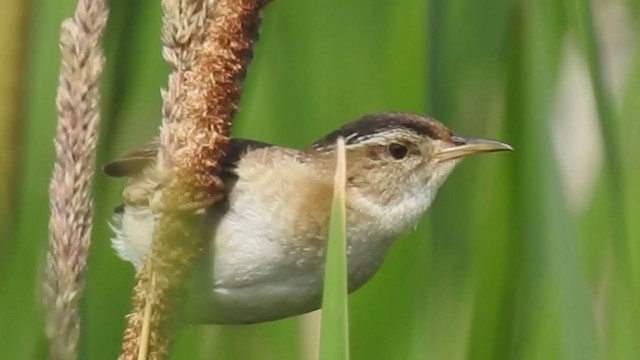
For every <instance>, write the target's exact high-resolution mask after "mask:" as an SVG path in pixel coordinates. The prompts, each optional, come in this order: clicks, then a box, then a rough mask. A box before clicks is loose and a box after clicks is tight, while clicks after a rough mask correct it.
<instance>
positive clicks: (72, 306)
mask: <svg viewBox="0 0 640 360" xmlns="http://www.w3.org/2000/svg"><path fill="white" fill-rule="evenodd" d="M107 17H108V9H107V5H106V3H105V2H104V1H102V0H79V1H78V5H77V7H76V11H75V14H74V16H73V18H70V19H67V20H65V21H64V22H63V23H62V32H61V35H60V50H61V52H62V63H61V67H60V78H59V81H60V84H59V87H58V95H57V98H56V106H57V111H58V126H57V129H56V137H55V140H54V144H55V152H56V162H55V164H54V168H53V176H52V179H51V185H50V189H49V197H50V202H51V215H50V220H49V252H48V254H47V269H46V282H45V287H44V290H45V291H44V294H45V305H46V306H47V324H46V333H47V336H48V337H49V339H50V341H51V348H50V357H51V358H52V359H75V358H77V347H78V338H79V335H80V313H79V309H78V303H79V300H80V296H81V295H82V293H83V291H84V275H85V268H86V262H87V256H88V254H89V244H90V242H91V221H92V215H93V214H92V213H93V211H92V209H93V204H92V198H91V185H92V179H93V174H94V165H95V164H94V162H95V149H96V144H97V142H98V125H99V122H100V89H99V85H100V77H101V75H102V70H103V68H104V62H105V59H104V54H103V51H102V48H101V40H102V35H103V33H104V30H105V27H106V24H107Z"/></svg>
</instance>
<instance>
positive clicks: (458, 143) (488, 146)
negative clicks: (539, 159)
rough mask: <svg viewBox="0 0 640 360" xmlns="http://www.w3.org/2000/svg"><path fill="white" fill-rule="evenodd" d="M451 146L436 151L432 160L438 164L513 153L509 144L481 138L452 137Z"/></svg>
mask: <svg viewBox="0 0 640 360" xmlns="http://www.w3.org/2000/svg"><path fill="white" fill-rule="evenodd" d="M451 141H452V142H453V144H454V145H453V146H451V147H447V148H445V149H442V150H440V151H438V152H437V153H436V154H435V156H434V158H435V159H436V160H437V161H438V162H444V161H448V160H453V159H458V158H461V157H463V156H467V155H473V154H479V153H486V152H494V151H507V150H508V151H513V148H512V147H511V145H509V144H505V143H503V142H499V141H495V140H490V139H482V138H465V137H461V136H452V137H451Z"/></svg>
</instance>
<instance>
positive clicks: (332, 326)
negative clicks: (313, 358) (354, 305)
mask: <svg viewBox="0 0 640 360" xmlns="http://www.w3.org/2000/svg"><path fill="white" fill-rule="evenodd" d="M336 147H337V150H338V151H337V152H338V159H337V166H336V180H335V185H334V192H333V201H332V204H331V222H330V224H329V239H328V244H327V258H326V263H325V277H324V279H325V281H324V291H323V296H322V320H321V324H320V356H319V359H320V360H347V359H349V313H348V300H347V286H348V285H347V257H346V249H347V233H346V206H345V179H346V159H345V149H344V140H343V139H342V138H340V139H338V143H337V146H336Z"/></svg>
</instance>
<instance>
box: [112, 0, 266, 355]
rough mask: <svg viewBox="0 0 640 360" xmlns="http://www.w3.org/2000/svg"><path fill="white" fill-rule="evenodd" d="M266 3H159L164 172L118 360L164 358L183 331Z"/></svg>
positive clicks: (257, 0)
mask: <svg viewBox="0 0 640 360" xmlns="http://www.w3.org/2000/svg"><path fill="white" fill-rule="evenodd" d="M267 3H268V1H266V0H216V1H213V0H209V1H206V0H163V1H162V7H163V11H164V18H163V31H162V39H163V42H164V47H163V55H164V58H165V59H166V60H167V62H169V64H170V65H171V66H172V67H173V72H172V73H171V75H170V76H169V85H168V88H167V90H166V91H163V93H162V96H163V100H164V103H163V125H162V129H161V131H160V141H161V148H160V152H159V155H158V168H159V169H158V170H159V173H161V174H163V176H164V181H163V184H164V186H163V187H162V189H161V190H160V191H159V192H158V193H157V194H156V195H155V196H154V198H153V199H152V201H151V206H152V208H153V209H154V210H155V211H157V212H158V213H160V214H161V216H160V219H159V220H158V222H157V225H156V228H155V234H154V241H153V245H152V248H151V255H150V256H149V257H148V258H147V259H146V260H145V263H144V266H143V269H142V271H141V272H140V273H139V275H138V283H137V285H136V287H135V289H134V294H133V306H134V310H133V312H132V313H131V314H130V315H129V316H128V317H127V322H128V324H127V329H126V331H125V338H124V344H123V352H122V356H121V358H122V359H164V358H167V357H168V354H169V346H170V343H171V340H172V338H173V333H174V332H175V330H176V326H177V324H178V320H179V317H178V314H179V313H180V303H181V300H182V298H183V294H184V292H185V290H184V287H185V282H186V279H185V278H186V274H187V273H188V271H189V269H190V267H191V265H192V264H193V261H194V259H195V258H196V257H197V256H198V255H199V254H200V252H201V251H202V249H203V248H204V247H205V245H206V243H207V241H208V237H206V236H205V235H204V233H203V231H202V227H201V226H200V225H201V220H202V219H201V216H202V211H201V210H202V208H204V207H206V206H208V205H210V204H212V203H213V202H215V201H217V200H218V199H219V197H220V194H221V193H222V192H221V190H222V182H221V181H220V179H219V178H218V177H217V176H216V174H217V173H218V170H219V165H218V159H219V158H220V157H221V156H222V154H223V153H224V151H225V147H226V144H227V142H228V140H229V139H228V135H229V129H230V127H231V120H232V119H233V117H234V115H235V113H236V110H237V107H238V100H239V99H240V93H241V89H242V80H243V79H244V76H245V73H246V69H247V66H248V65H249V62H250V60H251V55H252V51H253V46H254V44H255V42H256V40H257V38H258V29H259V23H260V15H261V14H260V13H261V10H262V8H263V7H264V6H265V5H266V4H267Z"/></svg>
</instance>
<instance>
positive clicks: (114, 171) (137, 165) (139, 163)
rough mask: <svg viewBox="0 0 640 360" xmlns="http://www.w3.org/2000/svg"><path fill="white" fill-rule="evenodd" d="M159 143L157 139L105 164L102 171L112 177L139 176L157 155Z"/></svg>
mask: <svg viewBox="0 0 640 360" xmlns="http://www.w3.org/2000/svg"><path fill="white" fill-rule="evenodd" d="M159 146H160V141H159V139H158V138H155V139H153V140H152V141H150V142H148V143H147V144H144V145H143V146H141V147H139V148H137V149H135V150H133V151H130V152H128V153H126V154H125V155H123V156H122V157H121V158H119V159H117V160H114V161H112V162H110V163H107V164H105V165H104V166H103V167H102V171H103V172H104V173H105V174H107V175H109V176H113V177H133V176H136V175H138V174H140V173H141V172H142V171H143V170H144V169H145V168H147V167H148V166H152V165H153V164H154V163H155V161H156V157H157V154H158V147H159Z"/></svg>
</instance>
